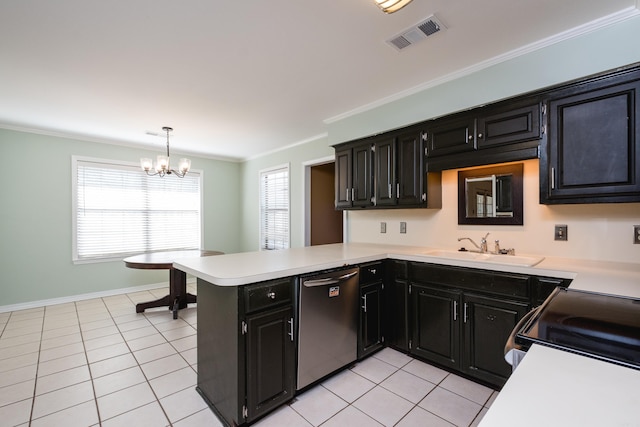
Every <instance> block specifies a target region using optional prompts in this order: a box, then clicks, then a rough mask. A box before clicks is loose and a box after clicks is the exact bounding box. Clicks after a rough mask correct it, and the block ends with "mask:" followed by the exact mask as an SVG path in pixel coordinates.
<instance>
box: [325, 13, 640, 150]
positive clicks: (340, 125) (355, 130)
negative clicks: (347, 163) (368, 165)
mask: <svg viewBox="0 0 640 427" xmlns="http://www.w3.org/2000/svg"><path fill="white" fill-rule="evenodd" d="M638 40H640V17H638V16H636V17H633V18H630V19H627V20H624V21H622V22H619V23H617V24H614V25H610V26H607V27H604V28H601V29H598V30H596V31H592V32H590V33H587V34H583V35H581V36H577V37H574V38H571V39H567V40H564V41H559V42H557V43H554V44H551V45H548V46H546V47H543V48H540V49H537V50H534V51H531V52H529V53H526V54H522V55H520V56H517V57H514V58H512V59H509V60H505V61H503V62H499V63H496V64H494V65H492V66H489V67H487V68H483V69H481V70H478V71H475V72H473V73H471V74H468V75H466V76H464V77H460V78H458V79H455V80H452V81H449V82H446V83H443V84H440V85H438V86H435V87H431V88H428V89H425V90H423V91H420V92H417V93H414V94H412V95H409V96H406V97H404V98H401V99H399V100H396V101H393V102H390V103H387V104H385V105H382V106H379V107H377V108H372V109H370V110H367V111H363V112H361V113H359V114H353V115H351V116H349V117H345V118H342V119H341V120H335V121H332V122H331V123H329V124H328V126H327V130H328V135H329V143H330V144H338V143H340V142H345V141H349V140H352V139H357V138H361V137H363V136H368V135H373V134H377V133H380V132H383V131H387V130H391V129H396V128H399V127H403V126H406V125H409V124H412V123H418V122H421V121H424V120H427V119H431V118H434V117H439V116H443V115H446V114H450V113H453V112H456V111H462V110H467V109H470V108H472V107H476V106H480V105H483V104H486V103H490V102H495V101H498V100H501V99H505V98H509V97H513V96H516V95H518V94H523V93H527V92H531V91H534V90H537V89H541V88H545V87H548V86H552V85H555V84H559V83H563V82H566V81H570V80H573V79H576V78H580V77H584V76H587V75H590V74H594V73H598V72H602V71H607V70H610V69H613V68H616V67H620V66H624V65H627V64H631V63H634V62H638V61H640V47H639V46H638ZM409 53H410V52H407V54H409ZM496 62H497V61H496ZM421 65H423V66H428V58H425V59H424V64H421V63H420V61H416V66H421Z"/></svg>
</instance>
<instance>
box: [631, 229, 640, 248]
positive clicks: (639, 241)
mask: <svg viewBox="0 0 640 427" xmlns="http://www.w3.org/2000/svg"><path fill="white" fill-rule="evenodd" d="M633 244H634V245H640V225H634V226H633Z"/></svg>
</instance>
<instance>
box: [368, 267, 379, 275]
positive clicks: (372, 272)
mask: <svg viewBox="0 0 640 427" xmlns="http://www.w3.org/2000/svg"><path fill="white" fill-rule="evenodd" d="M369 271H370V272H371V274H376V271H377V270H376V269H375V268H372V269H370V270H369Z"/></svg>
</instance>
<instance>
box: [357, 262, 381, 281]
mask: <svg viewBox="0 0 640 427" xmlns="http://www.w3.org/2000/svg"><path fill="white" fill-rule="evenodd" d="M383 277H384V271H383V268H382V262H374V263H371V264H363V265H361V266H360V284H361V285H365V284H368V283H374V282H379V281H382V278H383Z"/></svg>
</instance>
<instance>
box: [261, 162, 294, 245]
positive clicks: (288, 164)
mask: <svg viewBox="0 0 640 427" xmlns="http://www.w3.org/2000/svg"><path fill="white" fill-rule="evenodd" d="M285 168H286V169H287V176H288V178H289V191H288V194H287V203H288V206H289V222H288V224H287V233H288V238H287V241H288V243H289V246H288V248H290V247H291V163H283V164H280V165H278V166H272V167H268V168H264V169H260V170H259V171H258V250H259V251H265V250H267V249H265V248H263V247H262V229H263V227H262V215H261V214H262V206H261V198H262V175H263V174H264V173H268V172H272V171H275V170H279V169H285Z"/></svg>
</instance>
